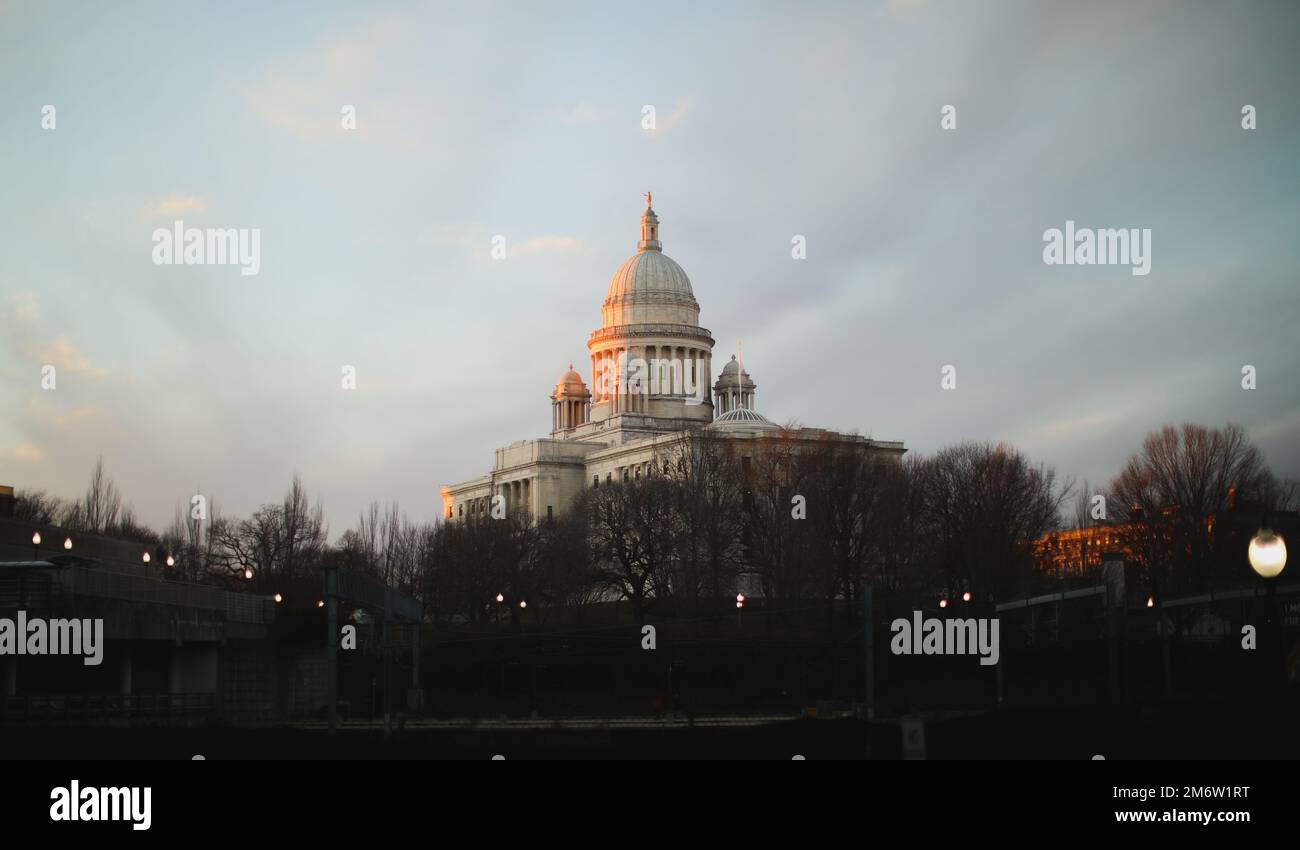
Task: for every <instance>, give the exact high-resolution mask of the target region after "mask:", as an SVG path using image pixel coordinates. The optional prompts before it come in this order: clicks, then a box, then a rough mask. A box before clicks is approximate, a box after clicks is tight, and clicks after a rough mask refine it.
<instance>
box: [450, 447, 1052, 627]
mask: <svg viewBox="0 0 1300 850" xmlns="http://www.w3.org/2000/svg"><path fill="white" fill-rule="evenodd" d="M810 433H813V432H801V431H799V430H797V429H783V430H781V431H778V432H774V433H773V434H772V435H771V436H766V437H760V438H756V439H753V440H734V439H727V438H725V437H722V436H719V435H718V434H717V433H716V432H713V431H710V430H707V429H703V430H694V431H688V432H684V433H683V434H682V436H681V437H680V438H679V439H678V440H677V441H675V442H674V443H673V444H672V445H670V446H668V447H667V448H666V449H664V450H663V451H662V452H660V454H659V455H658V456H656V457H655V459H654V462H653V464H652V469H651V473H650V474H649V475H644V476H640V477H634V478H631V479H630V480H626V481H619V482H609V483H601V484H600V485H599V486H595V487H591V488H589V489H587V490H586V491H585V492H584V493H583V494H582V496H581V497H580V498H579V499H578V500H577V502H576V504H575V505H574V506H573V507H572V508H571V510H570V511H569V513H568V514H567V515H566V516H565V517H564V518H563V519H558V520H549V521H542V522H540V523H536V524H529V523H528V522H526V521H524V520H523V519H522V518H511V517H505V518H502V519H492V518H490V516H488V515H474V516H471V517H467V518H465V519H463V520H456V521H451V522H446V523H441V524H439V525H438V526H437V527H436V528H435V529H434V533H433V538H434V542H433V544H432V547H431V553H430V554H431V557H430V563H429V569H428V571H427V573H426V580H425V591H426V606H427V607H428V609H429V610H430V613H431V614H433V615H434V616H436V617H449V618H454V619H463V620H465V621H468V622H470V623H475V624H482V623H486V622H488V621H489V620H490V619H491V618H493V617H494V616H497V614H496V611H497V607H498V606H502V605H504V606H506V607H508V608H509V610H510V612H511V614H510V616H511V617H512V619H514V620H515V621H518V619H519V617H520V614H521V611H522V610H526V609H521V608H520V607H519V605H518V603H519V602H521V601H522V602H525V603H527V604H533V603H534V602H541V603H543V604H547V605H556V604H562V605H574V604H579V603H582V602H589V601H595V600H625V601H626V602H627V604H628V607H629V608H630V610H631V613H632V616H633V617H634V618H635V619H636V620H637V621H638V622H644V621H645V620H646V619H647V618H649V617H651V616H653V617H655V618H664V617H675V618H679V619H689V620H710V619H712V620H718V619H720V618H721V617H723V616H725V615H727V614H728V613H729V612H730V613H733V614H734V610H735V609H734V605H735V599H736V596H737V594H739V593H747V594H751V595H760V596H761V597H762V600H763V603H762V604H763V607H764V609H765V612H766V615H767V618H768V619H769V621H771V620H774V619H775V620H778V621H779V620H781V619H786V620H790V621H802V620H805V619H808V617H809V616H814V617H816V616H821V617H824V618H826V619H827V620H831V619H833V618H834V617H835V616H836V613H835V612H836V611H837V610H845V609H846V607H847V610H849V611H853V610H856V607H857V602H858V601H859V600H860V598H861V593H862V589H863V587H864V586H865V585H866V584H867V583H872V584H873V585H875V586H879V587H884V588H887V589H888V590H890V591H892V592H894V593H899V594H904V595H906V596H909V597H915V598H916V599H918V600H921V599H923V598H927V599H929V600H930V601H931V602H933V599H934V598H937V597H935V594H941V593H961V592H964V591H969V592H971V593H972V594H974V595H977V596H979V597H980V598H995V597H996V598H1003V597H1005V596H1006V595H1009V594H1011V593H1013V592H1015V591H1016V590H1017V589H1019V588H1021V587H1023V586H1024V585H1025V584H1026V583H1027V581H1028V579H1029V577H1030V576H1031V574H1032V564H1031V560H1030V554H1029V552H1028V550H1027V548H1026V547H1025V546H1023V545H1021V544H1022V543H1023V541H1025V540H1029V539H1033V538H1035V537H1038V536H1040V535H1041V534H1043V533H1045V532H1046V531H1049V530H1051V529H1054V528H1056V527H1058V525H1059V523H1060V513H1061V506H1062V504H1063V503H1064V500H1065V499H1066V497H1067V495H1068V492H1069V488H1068V487H1066V486H1062V485H1061V484H1060V483H1059V482H1058V481H1057V478H1056V475H1055V473H1054V472H1053V471H1052V470H1051V469H1050V468H1047V467H1044V466H1042V465H1038V464H1034V463H1032V462H1030V461H1029V460H1028V459H1027V458H1026V457H1025V456H1024V455H1022V454H1021V453H1019V452H1018V451H1016V450H1014V449H1011V448H1009V447H1007V446H1005V445H986V444H977V443H964V444H961V445H958V446H954V447H952V448H949V449H945V450H944V451H941V452H939V453H938V454H936V455H934V456H933V457H929V458H920V457H916V456H909V457H907V458H905V459H902V458H899V457H898V456H897V455H894V454H891V453H882V452H879V451H876V450H871V449H868V448H867V447H866V446H864V445H863V444H862V443H861V442H857V441H853V440H846V439H843V438H842V437H837V436H836V435H833V434H822V433H818V434H817V435H815V436H812V437H809V436H807V435H808V434H810ZM498 594H500V595H501V596H502V597H503V602H497V601H496V597H497V595H498ZM809 612H812V613H811V614H810V613H809Z"/></svg>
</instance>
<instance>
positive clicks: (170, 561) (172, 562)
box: [167, 555, 176, 567]
mask: <svg viewBox="0 0 1300 850" xmlns="http://www.w3.org/2000/svg"><path fill="white" fill-rule="evenodd" d="M167 566H169V567H174V566H176V559H175V558H173V557H172V556H171V555H168V556H167Z"/></svg>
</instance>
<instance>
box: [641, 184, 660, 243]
mask: <svg viewBox="0 0 1300 850" xmlns="http://www.w3.org/2000/svg"><path fill="white" fill-rule="evenodd" d="M636 249H637V251H638V252H640V251H662V250H663V245H661V244H660V242H659V216H657V215H655V211H654V207H652V206H650V193H649V192H646V193H645V212H644V213H642V214H641V241H640V242H638V243H637V245H636Z"/></svg>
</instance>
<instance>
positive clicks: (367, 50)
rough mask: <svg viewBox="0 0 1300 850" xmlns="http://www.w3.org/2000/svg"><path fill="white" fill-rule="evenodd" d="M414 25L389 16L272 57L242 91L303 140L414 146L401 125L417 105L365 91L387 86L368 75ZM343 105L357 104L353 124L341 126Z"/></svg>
mask: <svg viewBox="0 0 1300 850" xmlns="http://www.w3.org/2000/svg"><path fill="white" fill-rule="evenodd" d="M412 29H413V25H412V23H411V22H409V21H406V20H405V19H403V18H401V17H398V16H392V17H387V18H384V19H382V20H380V21H377V22H376V23H374V24H373V25H372V26H370V27H369V28H368V29H367V30H366V31H365V32H364V33H362V34H360V35H358V36H353V37H348V38H335V39H330V40H326V41H323V42H321V43H320V44H318V45H317V46H316V47H315V48H313V49H311V50H309V51H306V52H305V53H302V54H300V55H298V56H292V57H289V58H287V59H282V60H279V61H276V62H274V63H273V64H272V65H271V66H269V67H268V68H266V69H265V70H264V71H263V72H262V74H261V76H260V77H258V78H257V79H256V80H254V82H253V83H252V84H250V85H248V86H245V87H244V88H243V90H242V94H243V96H244V98H245V100H246V101H247V102H248V104H249V105H250V106H251V107H252V108H253V111H254V112H255V113H256V114H257V116H258V117H259V118H261V119H262V120H263V121H264V122H266V123H267V124H269V125H271V126H272V127H276V128H279V129H283V130H287V131H289V132H291V133H293V134H294V135H296V136H297V137H298V138H300V139H303V140H305V141H311V142H326V141H344V140H353V139H360V140H362V141H369V142H376V143H380V144H387V145H398V146H405V147H409V146H412V145H414V144H415V143H416V140H415V137H414V136H412V135H411V133H409V132H408V131H407V130H405V129H403V125H404V124H407V123H409V121H410V118H411V116H412V115H414V114H416V113H418V107H417V106H415V105H413V104H412V103H410V102H405V103H404V102H401V101H399V100H395V99H393V97H391V96H390V97H384V96H369V95H367V94H366V91H367V89H371V90H375V91H379V92H384V91H388V90H391V89H390V87H387V86H385V85H380V84H375V83H374V81H372V80H371V79H370V78H371V77H372V75H373V71H374V70H375V69H376V68H379V69H381V70H382V69H383V68H384V66H385V63H384V61H383V60H384V59H385V58H386V57H391V55H393V54H395V53H396V52H397V51H398V48H399V46H400V45H401V44H402V43H403V42H404V41H406V40H408V39H409V38H410V37H411V31H412ZM376 60H380V61H378V62H377V61H376ZM367 83H370V85H369V86H368V85H367ZM345 106H350V107H352V108H353V109H354V110H355V113H354V116H355V121H356V124H355V128H354V129H345V128H344V127H343V108H344V107H345Z"/></svg>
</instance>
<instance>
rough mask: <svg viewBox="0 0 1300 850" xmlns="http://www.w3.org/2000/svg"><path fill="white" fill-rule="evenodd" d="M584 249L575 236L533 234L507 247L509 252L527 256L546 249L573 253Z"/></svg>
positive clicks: (580, 241) (561, 252)
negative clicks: (526, 239) (523, 240)
mask: <svg viewBox="0 0 1300 850" xmlns="http://www.w3.org/2000/svg"><path fill="white" fill-rule="evenodd" d="M585 250H586V246H585V245H584V244H583V242H582V240H581V239H579V238H578V237H576V236H534V237H533V238H532V239H529V240H528V241H527V242H524V243H523V244H522V245H514V246H513V247H510V248H509V249H508V251H509V254H511V255H514V256H516V257H527V256H531V255H534V254H541V253H544V252H547V251H554V252H556V253H560V254H574V253H580V252H582V251H585Z"/></svg>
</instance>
